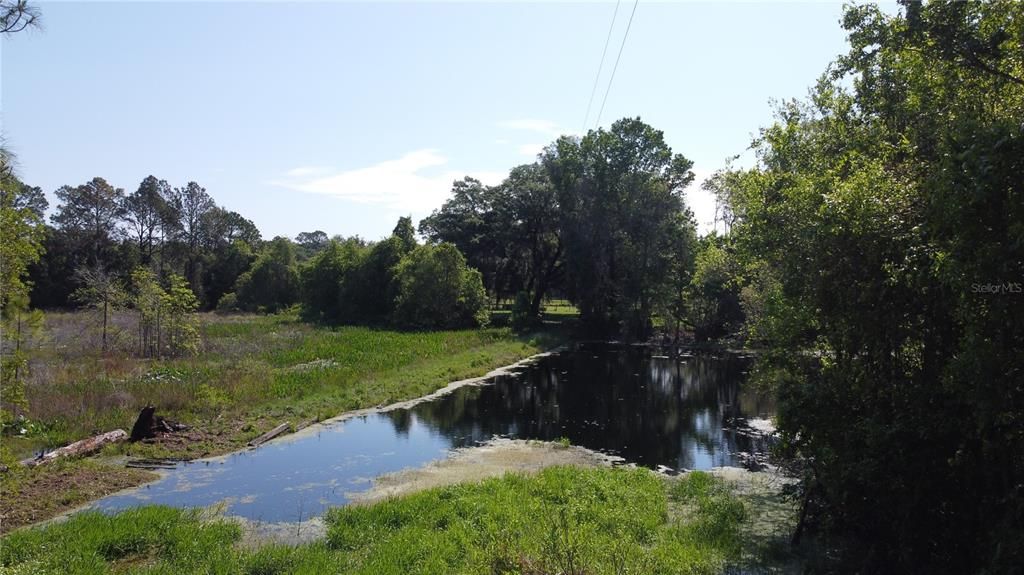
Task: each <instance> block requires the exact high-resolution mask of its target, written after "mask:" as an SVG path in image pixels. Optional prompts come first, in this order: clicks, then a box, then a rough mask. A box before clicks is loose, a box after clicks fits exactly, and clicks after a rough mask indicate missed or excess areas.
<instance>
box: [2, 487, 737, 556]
mask: <svg viewBox="0 0 1024 575" xmlns="http://www.w3.org/2000/svg"><path fill="white" fill-rule="evenodd" d="M745 515H746V510H745V506H744V503H743V502H742V501H741V500H740V499H738V498H736V497H735V496H733V495H732V494H731V493H730V491H729V489H728V488H727V487H726V486H725V484H723V482H722V481H721V480H719V479H716V478H714V477H712V476H710V475H707V474H704V473H699V472H697V473H691V474H688V475H686V476H684V477H681V478H678V479H669V480H666V479H663V478H661V477H659V476H658V475H656V474H654V473H652V472H650V471H647V470H644V469H622V468H620V469H609V468H597V469H582V468H572V467H554V468H549V469H546V470H544V471H541V472H540V473H538V474H536V475H532V476H523V475H515V474H510V475H506V476H504V477H502V478H498V479H491V480H486V481H483V482H481V483H476V484H463V485H456V486H452V487H445V488H440V489H434V490H429V491H424V492H420V493H416V494H413V495H409V496H406V497H403V498H400V499H392V500H387V501H384V502H381V503H378V504H375V505H372V506H366V507H345V508H339V509H335V510H333V511H331V512H330V513H329V514H328V515H327V518H326V522H327V524H328V534H327V538H326V540H324V541H318V542H315V543H311V544H305V545H299V546H283V545H265V546H259V547H255V548H253V547H251V546H242V545H238V543H239V541H240V540H241V539H242V530H241V528H240V527H239V526H238V524H236V523H233V522H230V521H228V520H217V519H212V520H211V519H203V518H202V516H201V514H200V513H199V512H195V511H181V510H177V509H170V508H165V507H145V508H140V509H134V510H130V511H126V512H122V513H120V514H118V515H114V516H108V515H103V514H99V513H85V514H80V515H77V516H75V517H73V518H71V519H70V520H69V521H67V522H64V523H60V524H55V525H51V526H48V527H46V528H42V529H39V528H37V529H30V530H23V531H19V532H16V533H13V534H10V535H8V536H6V537H5V538H4V540H3V545H2V548H0V564H2V565H3V570H4V572H5V573H10V574H14V573H38V574H46V573H149V574H155V573H176V574H178V573H225V574H252V575H255V574H277V573H280V574H286V573H287V574H293V573H353V574H359V573H366V574H374V575H389V574H395V575H405V574H420V573H422V574H436V573H480V574H502V573H508V574H511V573H520V574H538V575H539V574H542V573H563V574H580V575H582V574H584V573H586V574H592V575H597V574H605V573H607V574H619V573H632V574H643V573H650V574H670V573H694V574H699V573H720V572H722V570H723V568H724V567H725V566H726V564H727V563H728V562H729V561H730V560H732V559H735V558H736V557H737V555H738V552H739V546H740V533H741V531H740V528H741V525H742V524H743V522H744V519H745ZM56 550H60V552H59V553H58V552H55V551H56Z"/></svg>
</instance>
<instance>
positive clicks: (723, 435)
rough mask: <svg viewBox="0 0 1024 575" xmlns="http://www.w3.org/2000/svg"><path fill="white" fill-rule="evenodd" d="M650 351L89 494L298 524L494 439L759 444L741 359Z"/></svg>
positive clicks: (722, 450)
mask: <svg viewBox="0 0 1024 575" xmlns="http://www.w3.org/2000/svg"><path fill="white" fill-rule="evenodd" d="M658 353H659V352H657V351H652V350H651V349H649V348H643V347H632V346H618V347H616V346H608V345H590V346H587V345H583V346H579V347H577V348H576V349H574V350H572V351H566V352H563V353H560V354H557V355H551V356H547V357H544V358H541V359H539V360H538V361H537V362H536V363H534V364H533V365H530V366H529V367H526V368H523V369H521V370H519V371H517V372H516V373H514V374H509V375H503V376H499V377H495V378H493V379H492V380H491V381H490V382H489V384H488V385H484V386H467V387H463V388H460V389H458V390H456V391H454V392H453V393H451V394H449V395H445V396H443V397H441V398H438V399H436V400H433V401H430V402H425V403H420V404H419V405H416V406H415V407H412V408H410V409H399V410H393V411H389V412H386V413H377V414H372V415H368V416H365V417H358V418H353V419H348V420H345V421H340V422H336V423H333V424H330V425H327V426H324V427H322V428H321V429H320V430H319V431H318V432H317V433H316V434H312V435H307V436H304V437H299V438H295V439H287V440H284V441H280V442H272V443H270V444H267V445H264V446H263V447H261V448H259V449H256V450H252V451H245V452H240V453H236V454H233V455H230V456H227V457H225V458H222V459H219V460H214V461H200V462H193V463H186V464H181V465H179V466H178V468H177V469H175V470H173V471H172V472H170V474H169V475H168V477H166V478H165V479H162V480H161V481H159V482H156V483H154V484H151V485H149V486H146V487H143V488H141V489H139V490H137V491H135V492H131V493H129V494H125V495H117V496H113V497H108V498H106V499H102V500H100V501H99V502H97V504H96V507H98V508H100V509H107V510H113V509H120V508H124V507H129V506H134V505H140V504H145V503H159V504H165V505H173V506H179V507H192V506H199V507H202V506H208V505H213V504H217V503H221V504H225V505H227V507H228V508H227V511H228V512H229V513H231V514H233V515H240V516H243V517H247V518H249V519H253V520H257V521H265V522H273V523H276V522H282V521H300V520H304V519H308V518H310V517H313V516H316V515H320V514H321V513H322V512H323V511H324V510H325V509H326V508H327V507H331V506H337V505H343V504H345V503H346V502H347V501H348V494H351V493H354V492H359V491H363V490H366V489H368V488H369V487H370V486H371V484H372V479H373V478H374V477H375V476H377V475H380V474H383V473H388V472H392V471H398V470H400V469H404V468H407V467H418V466H420V465H423V464H425V463H427V462H430V461H433V460H436V459H440V458H443V457H444V456H445V455H446V453H447V452H448V450H450V449H452V448H458V447H467V446H473V445H478V444H480V443H482V442H486V441H489V440H491V439H492V438H494V437H511V438H519V439H541V440H556V439H559V438H563V437H564V438H568V439H569V441H570V442H572V444H573V445H581V446H583V447H587V448H590V449H594V450H598V451H602V452H605V453H608V454H612V455H617V456H620V457H622V458H623V459H625V460H626V461H627V462H632V463H636V464H639V465H644V466H647V467H651V468H657V467H659V466H664V467H668V468H671V469H674V470H681V469H708V468H711V467H715V466H723V465H739V464H740V456H739V454H740V453H741V452H763V451H764V450H765V449H766V447H767V446H766V445H765V444H764V440H763V439H759V438H757V437H756V436H752V435H750V434H746V433H743V432H741V431H737V430H735V429H734V428H733V425H732V424H733V423H734V422H735V421H736V420H740V421H742V420H743V419H747V418H764V417H768V416H770V415H772V405H771V404H770V403H769V402H767V401H763V400H760V399H759V398H758V397H757V396H756V395H754V394H751V393H747V392H745V391H744V390H743V389H742V384H743V380H744V377H745V376H744V374H745V371H746V369H747V368H748V367H749V361H748V360H745V359H742V358H738V357H735V356H729V355H726V356H718V357H714V356H710V355H699V354H698V355H696V356H693V357H682V358H669V357H665V356H661V355H658Z"/></svg>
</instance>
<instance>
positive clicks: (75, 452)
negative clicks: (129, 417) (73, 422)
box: [22, 429, 128, 467]
mask: <svg viewBox="0 0 1024 575" xmlns="http://www.w3.org/2000/svg"><path fill="white" fill-rule="evenodd" d="M126 439H128V432H127V431H125V430H123V429H115V430H114V431H108V432H107V433H103V434H100V435H97V436H96V437H90V438H88V439H83V440H81V441H76V442H74V443H72V444H70V445H65V446H64V447H61V448H58V449H54V450H53V451H50V452H47V453H43V454H40V455H39V456H38V457H35V458H33V459H26V460H24V461H22V463H23V464H24V465H27V466H29V467H35V466H37V465H42V464H43V463H47V462H49V461H53V460H55V459H60V458H61V457H80V456H83V455H89V454H90V453H95V452H97V451H99V450H100V449H102V448H103V446H104V445H110V444H113V443H120V442H122V441H124V440H126Z"/></svg>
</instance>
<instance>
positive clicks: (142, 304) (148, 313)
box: [131, 267, 166, 357]
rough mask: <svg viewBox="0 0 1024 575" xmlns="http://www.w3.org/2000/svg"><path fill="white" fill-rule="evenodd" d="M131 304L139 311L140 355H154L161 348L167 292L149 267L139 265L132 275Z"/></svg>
mask: <svg viewBox="0 0 1024 575" xmlns="http://www.w3.org/2000/svg"><path fill="white" fill-rule="evenodd" d="M131 288H132V289H131V304H132V307H134V308H135V310H136V312H137V313H138V321H139V355H140V356H142V357H153V356H155V355H157V353H159V351H160V350H161V343H162V342H161V332H160V327H161V325H160V322H161V319H162V318H161V312H162V310H163V303H164V298H165V295H166V294H165V292H164V290H163V288H161V287H160V284H159V283H158V282H157V279H156V275H154V274H153V272H152V271H151V270H150V269H149V268H145V267H138V268H135V270H134V271H133V272H132V276H131Z"/></svg>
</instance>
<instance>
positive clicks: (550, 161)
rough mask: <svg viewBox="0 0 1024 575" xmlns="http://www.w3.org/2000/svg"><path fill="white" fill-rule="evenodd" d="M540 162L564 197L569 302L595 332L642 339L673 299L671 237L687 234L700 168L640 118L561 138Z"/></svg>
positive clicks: (561, 202) (560, 197)
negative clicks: (686, 191) (691, 188)
mask: <svg viewBox="0 0 1024 575" xmlns="http://www.w3.org/2000/svg"><path fill="white" fill-rule="evenodd" d="M542 161H543V163H544V165H545V167H546V169H547V171H548V176H549V178H550V180H551V182H552V184H553V186H554V187H555V190H556V191H557V194H558V205H559V211H560V212H561V227H562V237H561V240H562V242H563V244H564V246H565V257H566V261H567V262H568V269H567V271H568V275H569V281H570V285H569V290H570V295H571V296H572V297H573V299H574V300H575V301H576V302H577V304H578V305H579V307H580V319H581V322H583V323H584V325H586V326H587V327H588V328H589V329H590V330H591V331H594V332H596V333H602V334H609V333H615V332H619V333H624V334H626V335H628V336H630V337H637V338H642V337H646V335H647V334H648V333H649V332H650V329H651V315H652V313H653V311H654V310H655V309H656V308H657V307H659V306H660V304H661V303H662V301H663V299H664V298H665V297H667V294H668V292H669V290H668V289H667V286H666V278H667V274H668V271H669V270H670V268H671V267H672V261H673V258H674V257H676V255H677V254H674V252H673V238H675V237H676V236H677V235H679V234H690V233H692V232H691V231H690V230H692V228H693V227H694V223H693V217H692V215H691V214H690V213H689V211H688V210H687V209H686V207H685V204H684V202H683V197H682V190H683V188H685V187H686V185H688V184H689V183H690V182H691V181H692V180H693V172H692V171H691V170H690V169H691V167H692V165H693V163H692V162H691V161H690V160H688V159H686V158H685V157H683V156H682V155H678V154H677V155H673V154H672V150H671V148H669V147H668V145H667V144H665V140H664V136H663V134H662V133H661V132H660V131H657V130H655V129H654V128H652V127H650V126H648V125H647V124H644V123H643V122H641V121H640V120H639V119H623V120H619V121H617V122H615V123H614V124H612V127H611V129H610V130H608V131H605V130H603V129H600V130H597V131H591V132H589V133H588V134H587V135H586V136H584V137H583V138H582V139H577V138H572V137H562V138H559V139H558V140H557V141H556V142H555V143H554V144H553V145H551V146H549V147H548V148H547V149H546V150H545V152H544V154H543V156H542Z"/></svg>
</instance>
